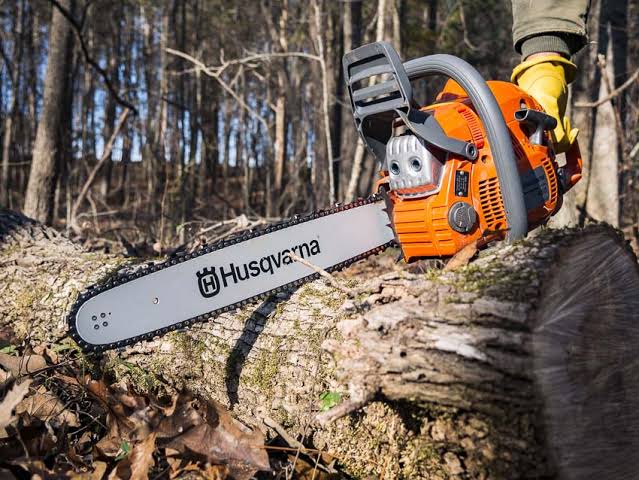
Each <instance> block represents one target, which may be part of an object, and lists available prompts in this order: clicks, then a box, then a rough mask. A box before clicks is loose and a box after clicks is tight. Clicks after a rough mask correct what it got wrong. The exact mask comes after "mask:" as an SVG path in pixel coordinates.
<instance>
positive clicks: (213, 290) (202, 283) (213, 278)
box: [196, 267, 220, 298]
mask: <svg viewBox="0 0 639 480" xmlns="http://www.w3.org/2000/svg"><path fill="white" fill-rule="evenodd" d="M196 275H197V286H198V287H199V288H200V293H201V294H202V296H203V297H206V298H211V297H214V296H215V295H217V294H218V293H220V279H219V278H217V273H215V267H211V268H203V269H202V270H201V271H199V272H197V273H196Z"/></svg>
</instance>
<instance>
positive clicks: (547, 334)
mask: <svg viewBox="0 0 639 480" xmlns="http://www.w3.org/2000/svg"><path fill="white" fill-rule="evenodd" d="M547 277H548V278H547V281H545V282H544V285H543V292H542V295H541V297H540V300H539V307H538V313H537V319H536V320H537V321H536V324H535V328H534V336H533V351H534V354H533V358H534V373H535V378H536V382H537V385H538V388H539V390H540V392H541V393H540V395H541V398H542V399H543V402H544V408H543V411H544V423H545V426H546V428H547V433H546V438H547V442H548V445H549V448H548V451H549V452H550V453H551V457H552V459H553V461H554V462H555V464H556V465H557V469H558V471H559V473H560V477H561V478H565V479H571V480H572V479H602V478H606V479H628V478H636V476H637V475H638V472H639V273H638V270H637V263H636V259H635V257H634V255H633V254H632V253H631V252H630V251H629V249H628V248H627V247H626V246H625V244H624V243H623V242H621V241H620V239H619V238H617V237H614V236H612V235H610V232H603V231H602V232H593V233H591V234H589V235H586V236H584V237H583V238H582V239H580V238H577V239H575V241H573V242H571V243H570V244H569V245H567V246H565V247H564V248H562V249H561V251H560V252H559V255H558V258H557V262H556V264H555V266H554V267H553V269H552V271H551V272H549V274H548V276H547Z"/></svg>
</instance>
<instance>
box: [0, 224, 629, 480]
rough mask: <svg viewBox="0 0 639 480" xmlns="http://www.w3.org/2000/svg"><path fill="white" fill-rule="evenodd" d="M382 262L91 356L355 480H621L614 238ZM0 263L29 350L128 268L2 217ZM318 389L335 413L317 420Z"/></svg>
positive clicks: (572, 237) (1, 307)
mask: <svg viewBox="0 0 639 480" xmlns="http://www.w3.org/2000/svg"><path fill="white" fill-rule="evenodd" d="M394 254H396V252H391V254H384V255H380V256H378V257H374V258H373V259H370V260H367V261H366V262H360V263H359V264H356V265H354V266H352V267H350V268H349V269H348V270H346V271H345V272H343V273H341V274H339V275H338V276H337V277H336V278H337V281H339V282H342V283H343V284H344V285H349V284H352V283H356V284H357V285H358V289H357V295H356V296H355V298H351V299H349V298H347V295H346V293H344V289H336V288H333V287H331V286H329V285H328V284H325V283H323V282H322V281H316V282H313V283H311V284H308V285H306V286H304V287H302V288H300V289H298V290H297V291H289V292H284V293H281V294H278V295H277V296H273V297H271V298H269V299H268V300H266V301H265V302H263V303H262V304H260V305H259V306H255V305H254V306H250V307H246V308H243V309H241V310H239V311H238V312H235V313H228V314H224V315H220V316H219V317H217V318H215V319H212V320H210V321H208V322H206V323H203V324H199V325H197V326H194V327H193V328H192V329H190V330H188V331H182V332H173V333H170V334H168V335H166V336H164V337H162V338H158V339H155V340H153V341H150V342H146V343H142V344H138V345H136V346H132V347H128V348H126V349H124V350H123V351H120V352H109V353H107V354H105V355H104V356H101V357H95V356H94V357H89V359H90V360H91V361H93V362H96V363H99V364H100V365H101V366H102V367H103V368H105V369H110V371H111V373H113V375H115V377H116V378H124V377H128V378H130V379H131V380H132V381H134V382H135V384H136V385H137V388H139V389H142V390H144V389H160V390H162V389H169V390H170V389H180V388H188V389H190V390H192V391H194V392H195V393H197V394H200V395H203V396H205V397H208V398H214V399H216V400H218V401H221V402H222V403H224V404H226V405H228V406H230V407H231V408H233V410H234V412H235V414H236V415H237V416H238V417H240V418H242V419H243V420H245V421H247V422H252V423H255V422H258V424H259V425H260V426H261V427H262V428H264V429H267V425H268V426H270V427H273V428H275V430H278V429H279V430H280V431H281V430H282V429H283V428H285V429H286V430H287V431H288V433H289V434H290V435H292V436H294V437H296V438H298V439H300V440H301V441H302V442H303V443H304V444H305V445H307V446H309V445H313V446H315V447H317V448H320V449H322V450H324V451H327V452H328V453H330V454H331V455H334V456H335V457H336V458H337V459H338V461H339V463H340V464H341V465H343V466H344V467H345V468H346V469H347V471H348V472H349V473H351V474H352V475H353V476H355V477H363V476H366V475H377V476H380V475H383V476H384V478H411V479H413V478H424V479H426V478H428V479H449V478H450V479H468V478H472V479H488V478H490V479H517V478H544V479H550V478H556V479H562V480H563V479H570V480H572V479H601V478H606V479H627V478H633V477H634V475H635V473H636V472H637V471H638V469H639V458H638V457H637V455H636V451H637V448H638V447H639V431H637V429H636V428H635V426H636V425H637V424H638V421H639V362H637V361H636V359H637V358H639V328H638V327H637V325H639V323H638V320H639V318H637V317H638V316H639V313H638V312H639V310H638V309H637V308H636V305H637V304H638V302H639V293H638V292H639V270H638V268H637V263H636V258H635V256H634V254H633V253H632V251H631V250H630V249H629V248H628V246H627V244H626V242H625V241H624V240H623V238H622V237H621V235H620V234H619V233H618V232H617V231H616V230H613V229H612V228H610V227H608V226H605V225H593V226H590V227H588V228H586V229H582V230H579V229H567V230H550V229H547V230H544V231H542V232H540V233H539V234H538V235H536V236H534V237H531V238H529V239H527V240H525V241H523V242H519V243H518V244H516V245H501V244H499V245H496V246H494V247H493V248H491V249H488V250H486V251H484V252H482V253H481V255H480V257H479V259H478V260H476V261H475V262H473V263H471V264H470V265H467V266H463V267H460V268H458V269H457V270H452V271H436V270H427V269H426V267H427V266H428V263H426V262H422V263H416V264H412V265H409V266H406V265H400V264H396V263H395V262H394V260H393V256H394ZM0 265H2V268H1V269H0V312H1V313H2V315H0V319H1V321H0V325H2V326H3V327H10V328H12V329H13V331H14V332H16V334H18V335H19V336H21V337H23V338H25V340H27V341H28V342H29V343H31V344H32V345H35V344H42V343H54V342H60V341H61V340H62V339H63V338H64V336H65V334H66V326H65V321H64V318H65V315H66V312H67V311H68V309H69V308H70V306H71V304H72V302H73V301H74V300H75V297H76V296H77V294H78V292H80V291H82V290H83V289H85V288H86V287H87V286H89V285H90V284H92V283H94V282H96V281H98V280H100V279H102V281H103V280H104V278H105V276H107V275H109V274H110V273H113V272H114V271H116V270H122V269H125V268H126V269H130V268H132V267H131V266H127V265H125V264H124V260H123V259H121V258H119V257H117V256H114V255H103V254H98V253H95V252H86V251H84V250H82V248H81V247H79V246H76V245H74V244H72V243H71V242H70V241H69V240H67V239H66V238H64V237H62V236H61V235H59V234H57V233H56V232H55V231H53V230H51V229H50V228H47V227H43V226H42V225H40V224H37V223H34V222H33V221H30V220H28V219H26V218H24V217H21V216H19V215H17V214H13V213H10V212H8V211H2V212H0ZM325 392H339V393H340V394H341V395H342V399H343V400H342V402H341V403H339V405H337V406H336V407H334V409H333V410H329V412H328V413H326V412H324V413H321V414H320V412H319V410H320V403H321V402H320V400H319V399H320V395H321V394H322V393H325ZM318 414H319V416H318ZM340 414H341V415H340ZM332 417H340V418H337V419H335V420H334V421H332V422H330V423H322V422H320V421H319V420H323V421H326V420H330V419H331V418H332Z"/></svg>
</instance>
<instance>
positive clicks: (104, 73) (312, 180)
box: [0, 0, 639, 254]
mask: <svg viewBox="0 0 639 480" xmlns="http://www.w3.org/2000/svg"><path fill="white" fill-rule="evenodd" d="M0 24H1V29H0V55H1V56H2V58H1V62H0V92H1V95H0V143H1V160H0V165H1V168H0V206H4V207H8V208H10V209H14V210H22V211H24V212H25V213H26V214H27V215H29V216H31V217H33V218H36V219H38V220H40V221H43V222H46V223H49V224H53V225H54V226H56V227H57V228H59V229H66V230H67V232H68V233H69V234H71V235H72V236H74V237H76V238H84V239H93V241H94V242H96V245H97V246H99V247H101V248H102V247H106V248H108V249H112V248H117V249H121V248H122V246H124V247H126V249H127V251H129V253H134V254H143V253H144V252H147V253H149V252H153V251H154V252H155V253H162V252H165V251H167V250H169V249H170V248H175V247H176V246H179V245H185V244H186V243H188V242H191V241H196V242H197V240H198V238H200V237H201V236H203V235H204V234H206V233H210V232H218V231H219V229H221V228H223V229H228V228H229V225H230V226H231V227H232V228H241V227H246V226H250V225H253V224H256V223H260V222H264V221H268V220H271V219H275V218H281V217H287V216H291V215H293V214H296V213H305V212H309V211H312V210H315V209H318V208H321V207H326V206H328V205H330V204H331V203H333V202H336V201H337V202H347V201H351V200H353V199H354V198H356V197H358V196H365V195H367V194H368V193H370V191H371V187H372V184H373V183H374V180H375V179H376V175H377V168H376V167H377V166H376V164H375V161H374V160H373V158H372V157H371V156H370V155H369V154H368V153H367V152H366V151H365V149H364V147H363V145H362V143H361V142H360V141H359V140H358V136H357V133H356V130H355V127H354V123H353V120H352V117H351V112H350V105H349V101H348V97H347V93H346V92H345V88H344V81H343V74H342V68H341V57H342V55H343V54H344V52H347V51H349V50H351V49H353V48H355V47H357V46H359V45H361V44H364V43H367V42H372V41H376V40H387V41H389V42H391V43H392V44H393V45H394V47H395V48H396V49H397V50H398V52H400V55H401V56H402V58H403V59H405V60H406V59H410V58H414V57H417V56H422V55H428V54H431V53H442V52H445V53H451V54H454V55H458V56H460V57H462V58H464V59H466V60H467V61H469V62H470V63H471V64H473V65H474V66H475V67H476V68H478V69H479V71H480V72H481V73H482V74H483V75H484V76H485V78H487V79H502V80H507V79H508V78H509V76H510V72H511V70H512V68H513V66H515V65H516V64H517V62H518V60H519V59H518V57H517V56H516V55H515V53H514V52H513V49H512V42H511V25H512V17H511V8H510V1H509V0H362V1H359V0H341V1H337V0H308V1H304V2H302V1H298V0H254V1H244V2H240V1H237V0H0ZM638 25H639V1H637V0H595V1H594V2H593V8H592V12H591V17H590V25H589V27H590V43H589V44H588V45H587V46H586V48H584V50H583V51H582V52H580V53H579V54H578V55H577V57H576V62H577V64H578V65H579V69H580V74H579V76H578V80H577V81H576V82H575V84H574V85H573V87H572V94H571V99H570V112H571V117H572V119H573V123H574V125H575V126H577V127H579V128H580V130H581V133H580V137H579V140H580V143H581V146H582V152H583V154H584V156H585V161H586V176H585V180H584V181H582V182H581V183H580V185H579V188H577V189H576V191H575V192H574V193H571V195H570V197H569V199H568V202H567V204H568V208H566V209H565V212H564V214H563V219H562V221H563V222H570V223H573V224H584V223H585V222H587V221H588V220H590V219H596V220H604V221H607V222H609V223H611V224H613V225H616V226H621V227H624V228H625V230H626V231H627V233H631V234H633V235H634V236H636V233H637V232H636V230H637V229H636V227H635V225H636V224H637V216H638V215H639V183H638V181H637V180H638V176H637V171H638V169H637V163H638V162H639V143H638V142H637V140H638V133H639V132H638V128H639V127H638V124H639V122H638V119H639V116H638V111H639V110H638V109H639V87H638V85H637V81H636V80H637V77H638V76H639V70H637V69H638V68H639V56H638V55H637V53H636V52H637V51H638V47H639V36H638V35H636V34H633V33H632V32H637V31H638V30H637V27H638ZM441 85H442V81H441V80H434V79H428V80H420V81H418V82H416V84H415V88H416V91H417V92H418V95H419V99H420V101H422V102H427V101H428V100H429V99H430V100H432V99H433V98H434V95H435V94H436V93H437V90H438V89H439V88H441ZM591 159H592V160H593V161H592V162H591V161H590V160H591ZM96 238H100V240H99V241H96V240H95V239H96Z"/></svg>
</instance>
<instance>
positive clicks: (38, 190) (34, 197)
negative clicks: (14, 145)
mask: <svg viewBox="0 0 639 480" xmlns="http://www.w3.org/2000/svg"><path fill="white" fill-rule="evenodd" d="M73 3H74V0H61V1H60V4H61V5H62V6H63V7H64V8H66V9H67V10H72V7H73ZM72 38H73V37H72V34H71V25H70V24H69V22H68V21H67V19H66V18H65V17H64V16H63V15H62V14H61V13H60V11H59V10H58V9H57V8H53V13H52V18H51V31H50V33H49V59H48V63H47V73H46V77H45V80H44V95H43V98H42V104H43V107H42V116H41V118H40V122H39V123H38V131H37V134H36V139H35V144H34V147H33V160H32V162H31V171H30V173H29V183H28V186H27V193H26V198H25V202H24V212H25V213H26V214H27V215H28V216H30V217H32V218H35V219H37V220H40V221H42V222H50V221H51V218H52V216H53V193H54V189H55V184H56V180H57V176H58V172H59V165H60V163H59V162H60V161H61V158H60V157H61V153H62V152H61V151H60V149H61V136H62V132H60V125H61V124H62V123H63V122H62V116H63V114H64V112H65V105H64V102H63V101H62V99H64V98H71V97H70V96H68V97H67V95H66V94H65V93H66V90H67V89H68V88H69V73H70V70H71V62H72V60H73V57H72V55H70V51H71V48H72Z"/></svg>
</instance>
